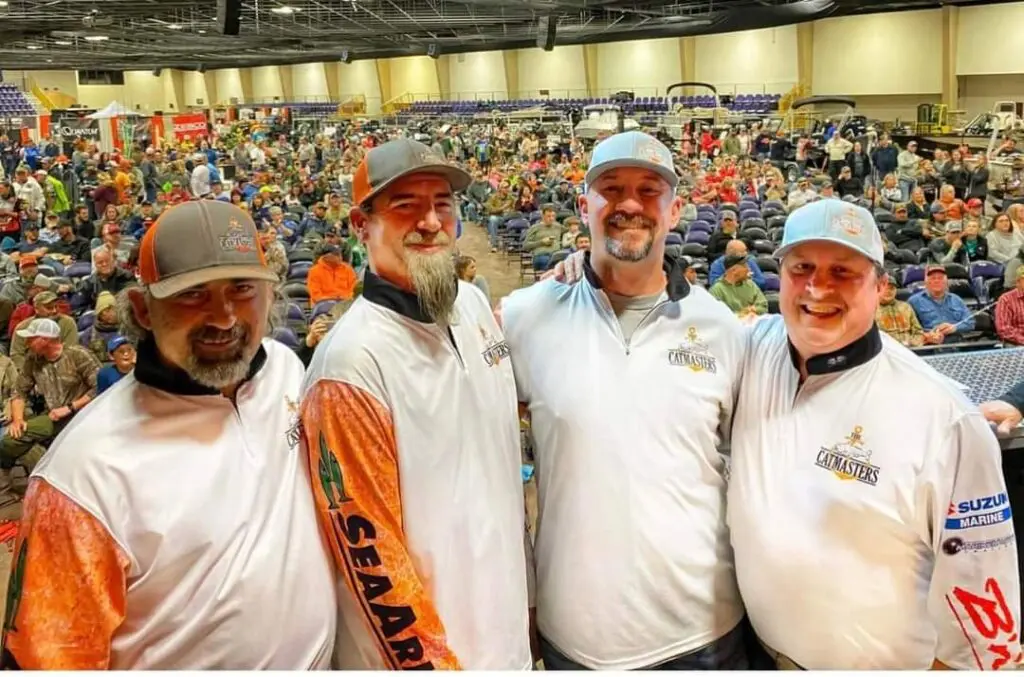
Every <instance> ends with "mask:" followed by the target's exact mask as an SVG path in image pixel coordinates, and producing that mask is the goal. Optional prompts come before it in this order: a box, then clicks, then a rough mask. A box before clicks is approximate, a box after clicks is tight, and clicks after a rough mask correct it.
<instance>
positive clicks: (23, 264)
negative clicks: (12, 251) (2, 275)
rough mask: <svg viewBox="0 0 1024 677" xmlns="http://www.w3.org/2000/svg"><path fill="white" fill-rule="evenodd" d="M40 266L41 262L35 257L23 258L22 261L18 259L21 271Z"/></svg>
mask: <svg viewBox="0 0 1024 677" xmlns="http://www.w3.org/2000/svg"><path fill="white" fill-rule="evenodd" d="M38 265H39V261H37V260H36V257H34V256H22V257H21V258H20V259H18V268H19V269H20V270H25V269H26V268H32V267H34V266H38Z"/></svg>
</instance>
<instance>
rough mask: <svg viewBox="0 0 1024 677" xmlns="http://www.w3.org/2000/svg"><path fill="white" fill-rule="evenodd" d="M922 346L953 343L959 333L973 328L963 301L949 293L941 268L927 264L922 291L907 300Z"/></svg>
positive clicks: (972, 318)
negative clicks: (918, 326)
mask: <svg viewBox="0 0 1024 677" xmlns="http://www.w3.org/2000/svg"><path fill="white" fill-rule="evenodd" d="M909 303H910V306H911V307H912V308H913V309H914V313H915V314H916V315H917V319H918V321H920V322H921V327H922V328H924V331H925V337H924V341H925V343H956V342H957V341H961V340H963V332H968V331H972V330H973V329H974V317H972V316H971V311H970V310H968V309H967V306H966V305H965V304H964V301H963V299H961V298H960V297H959V296H957V295H956V294H950V293H949V280H948V279H947V278H946V268H945V266H943V265H941V264H937V263H930V264H928V266H927V267H926V268H925V288H924V289H922V290H921V291H919V292H917V293H916V294H914V295H913V296H911V297H910V301H909Z"/></svg>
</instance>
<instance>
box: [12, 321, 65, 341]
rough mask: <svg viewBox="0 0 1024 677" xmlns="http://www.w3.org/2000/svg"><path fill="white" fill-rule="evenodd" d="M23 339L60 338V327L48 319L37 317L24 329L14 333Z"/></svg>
mask: <svg viewBox="0 0 1024 677" xmlns="http://www.w3.org/2000/svg"><path fill="white" fill-rule="evenodd" d="M14 333H15V334H17V335H18V336H20V337H21V338H24V339H30V338H50V339H55V338H60V326H59V325H58V324H57V323H56V322H54V321H53V320H51V319H50V318H48V317H37V318H35V319H34V320H32V321H31V322H29V323H28V326H27V327H25V328H24V329H19V330H17V331H16V332H14Z"/></svg>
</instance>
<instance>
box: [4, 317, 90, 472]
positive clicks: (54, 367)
mask: <svg viewBox="0 0 1024 677" xmlns="http://www.w3.org/2000/svg"><path fill="white" fill-rule="evenodd" d="M16 335H17V337H18V338H19V339H21V340H22V341H24V342H25V345H26V347H27V349H28V354H27V357H26V359H25V363H24V368H22V369H19V376H18V380H17V384H16V386H15V389H14V390H15V394H14V398H13V399H12V401H11V422H10V425H9V426H8V427H7V429H6V430H5V434H4V436H3V439H2V440H0V467H3V468H11V467H13V466H14V464H15V463H20V464H21V465H23V466H24V467H25V469H26V470H28V471H29V472H31V470H32V468H33V467H35V464H36V463H38V461H39V459H40V458H42V456H43V454H44V453H45V451H46V450H45V449H44V448H43V447H42V446H40V445H45V444H47V443H49V442H50V441H52V440H53V438H54V437H56V436H57V434H58V433H60V431H61V430H63V429H64V427H65V426H66V425H67V424H68V423H69V422H70V421H71V419H72V417H73V416H74V415H75V413H77V412H79V411H81V410H82V408H83V407H84V406H85V405H87V404H88V403H89V402H90V401H92V399H93V398H94V397H95V396H96V375H97V373H98V372H99V370H100V363H99V362H98V361H97V360H96V357H95V356H94V355H93V354H92V353H91V352H89V351H88V350H86V349H85V348H83V347H82V346H80V345H78V344H77V343H74V344H70V345H69V344H67V343H65V342H63V341H62V340H61V329H60V326H58V324H57V323H56V322H54V321H53V320H51V319H49V318H45V317H37V318H34V319H32V320H30V321H29V323H28V325H26V326H25V327H23V328H21V329H19V330H18V333H17V334H16ZM35 392H38V393H39V394H40V395H41V396H42V398H43V402H44V406H45V409H44V411H41V412H39V413H38V414H31V413H30V412H28V411H26V409H27V408H28V403H29V401H30V400H31V397H32V395H33V393H35ZM30 452H31V453H30Z"/></svg>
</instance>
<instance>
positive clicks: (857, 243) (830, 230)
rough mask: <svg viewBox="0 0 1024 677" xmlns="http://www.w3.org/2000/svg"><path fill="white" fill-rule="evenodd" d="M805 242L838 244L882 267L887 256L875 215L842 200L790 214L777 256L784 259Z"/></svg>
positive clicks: (828, 201) (804, 208) (805, 207)
mask: <svg viewBox="0 0 1024 677" xmlns="http://www.w3.org/2000/svg"><path fill="white" fill-rule="evenodd" d="M804 242H834V243H836V244H839V245H842V246H844V247H846V248H848V249H852V250H853V251H855V252H857V253H858V254H862V255H864V256H866V257H867V258H869V259H870V260H871V261H873V262H874V263H876V264H878V265H882V262H883V259H884V257H885V248H884V247H883V245H882V236H881V234H880V233H879V232H878V226H877V225H875V219H874V217H873V216H871V212H869V211H868V210H866V209H864V208H863V207H858V206H857V205H852V204H849V203H846V202H842V201H841V200H819V201H817V202H812V203H810V204H807V205H804V206H803V207H800V208H799V209H797V210H795V211H794V212H793V213H792V214H790V215H789V218H788V219H786V226H785V229H784V230H783V232H782V243H781V245H780V246H779V249H778V250H777V251H776V252H775V256H776V257H777V258H780V259H781V258H782V257H783V256H785V255H786V253H787V252H789V251H790V250H791V249H792V248H793V247H795V246H797V245H799V244H803V243H804Z"/></svg>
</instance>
